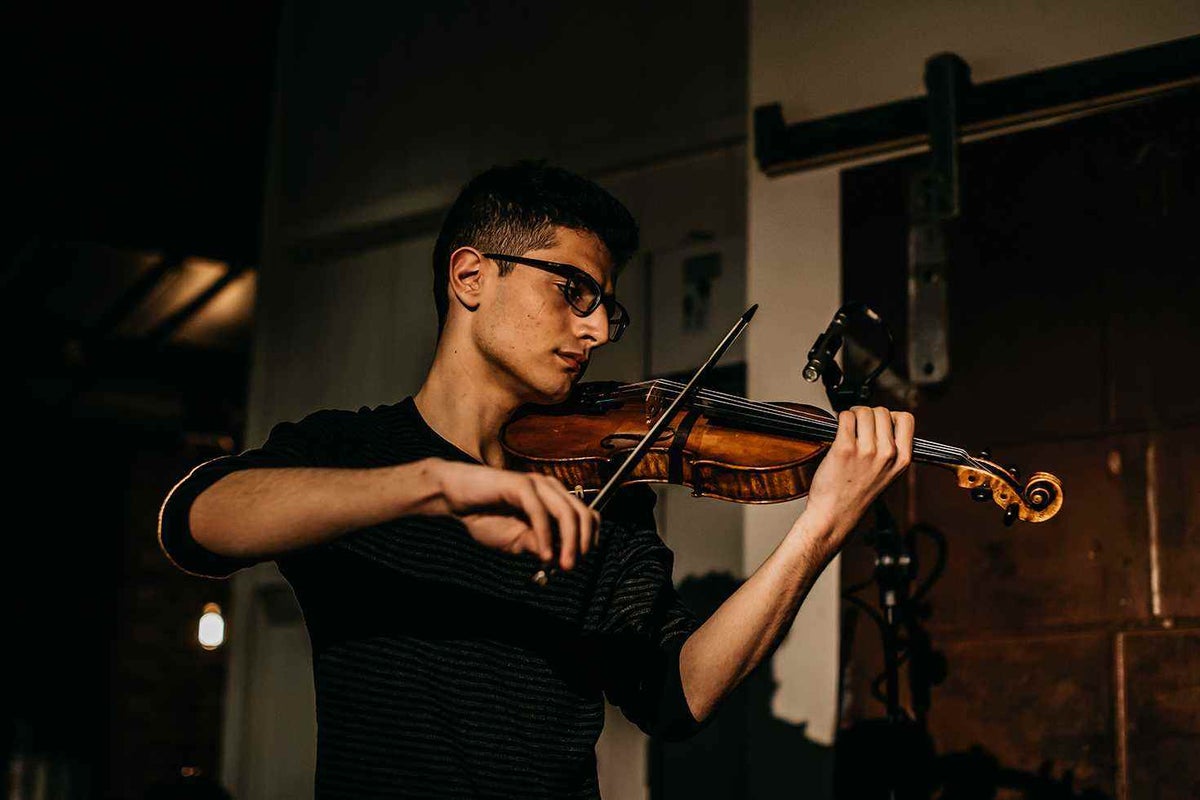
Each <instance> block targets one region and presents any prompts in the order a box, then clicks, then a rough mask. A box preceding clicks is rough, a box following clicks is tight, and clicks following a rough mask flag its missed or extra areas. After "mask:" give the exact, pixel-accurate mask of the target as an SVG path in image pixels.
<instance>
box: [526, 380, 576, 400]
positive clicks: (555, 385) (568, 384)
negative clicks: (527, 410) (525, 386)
mask: <svg viewBox="0 0 1200 800" xmlns="http://www.w3.org/2000/svg"><path fill="white" fill-rule="evenodd" d="M577 382H578V381H577V380H576V379H573V378H572V377H571V376H570V375H568V374H563V375H557V376H555V377H554V378H550V379H547V380H545V381H540V382H539V383H538V384H537V385H536V386H530V387H529V388H530V392H529V394H530V399H529V402H530V403H536V404H537V405H540V406H552V405H557V404H558V403H561V402H563V401H564V400H566V399H567V398H568V397H570V396H571V390H572V389H574V388H575V384H576V383H577Z"/></svg>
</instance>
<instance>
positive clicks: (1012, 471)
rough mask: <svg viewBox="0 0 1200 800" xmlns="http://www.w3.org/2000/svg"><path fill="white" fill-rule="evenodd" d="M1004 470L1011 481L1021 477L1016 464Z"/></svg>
mask: <svg viewBox="0 0 1200 800" xmlns="http://www.w3.org/2000/svg"><path fill="white" fill-rule="evenodd" d="M1005 469H1006V470H1008V474H1009V475H1012V476H1013V480H1016V479H1017V478H1020V477H1021V470H1020V469H1018V468H1017V465H1016V464H1009V465H1008V466H1007V467H1005Z"/></svg>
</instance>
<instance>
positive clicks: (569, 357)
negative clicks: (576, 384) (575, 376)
mask: <svg viewBox="0 0 1200 800" xmlns="http://www.w3.org/2000/svg"><path fill="white" fill-rule="evenodd" d="M555 355H557V356H558V357H559V358H561V359H562V360H563V361H565V362H566V363H567V365H568V366H569V367H571V368H572V369H573V370H574V371H576V372H580V371H582V370H583V368H584V367H585V366H587V359H586V358H584V357H583V353H564V352H563V351H561V350H557V351H555Z"/></svg>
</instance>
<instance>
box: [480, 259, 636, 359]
mask: <svg viewBox="0 0 1200 800" xmlns="http://www.w3.org/2000/svg"><path fill="white" fill-rule="evenodd" d="M481 255H482V256H483V257H484V258H490V259H492V260H493V261H505V262H508V263H510V264H524V265H525V266H527V267H533V268H534V269H540V270H542V271H543V272H549V273H551V274H553V275H557V276H558V277H560V278H565V279H566V280H568V281H581V282H583V283H586V284H588V285H589V286H590V287H591V288H592V290H593V292H594V293H595V299H594V300H593V301H592V304H591V306H590V307H588V308H587V309H582V308H580V307H579V306H577V305H575V304H574V303H572V302H571V297H570V291H571V287H570V284H569V283H568V284H564V285H562V286H560V287H558V288H559V290H560V291H561V292H562V296H563V299H564V300H566V301H567V305H568V306H570V307H571V310H572V311H574V312H575V314H576V315H577V316H580V317H586V316H588V315H589V314H591V313H593V312H594V311H595V310H596V309H597V308H599V307H600V306H601V305H603V306H604V310H605V312H606V313H607V314H608V340H609V341H610V342H615V341H618V340H620V338H621V337H622V336H623V335H624V334H625V330H626V329H627V328H628V327H629V311H628V310H627V309H626V308H625V306H623V305H621V304H620V302H618V301H617V298H616V295H611V294H610V295H606V294H604V289H603V288H602V287H601V286H600V283H599V282H598V281H597V280H596V279H595V278H593V277H592V276H591V275H589V274H588V273H587V272H586V271H584V270H582V269H580V268H579V267H576V266H572V265H571V264H563V263H561V262H559V261H544V260H542V259H540V258H527V257H525V256H510V255H505V254H504V253H482V254H481ZM610 301H611V302H610ZM617 309H620V312H621V314H620V316H619V317H617V316H615V315H614V313H613V312H614V311H615V310H617Z"/></svg>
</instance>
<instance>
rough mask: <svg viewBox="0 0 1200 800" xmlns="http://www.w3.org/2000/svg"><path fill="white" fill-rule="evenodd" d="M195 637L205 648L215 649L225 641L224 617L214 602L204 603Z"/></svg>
mask: <svg viewBox="0 0 1200 800" xmlns="http://www.w3.org/2000/svg"><path fill="white" fill-rule="evenodd" d="M196 638H197V639H199V640H200V646H201V647H203V648H204V649H205V650H216V649H217V648H218V647H220V646H221V645H222V644H223V643H224V642H225V618H224V617H222V616H221V607H220V606H219V605H217V604H216V603H206V604H205V606H204V612H203V613H202V614H201V615H200V624H199V625H198V626H197V629H196Z"/></svg>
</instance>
